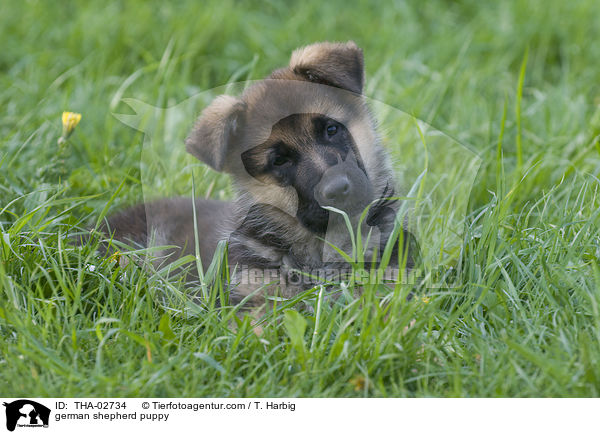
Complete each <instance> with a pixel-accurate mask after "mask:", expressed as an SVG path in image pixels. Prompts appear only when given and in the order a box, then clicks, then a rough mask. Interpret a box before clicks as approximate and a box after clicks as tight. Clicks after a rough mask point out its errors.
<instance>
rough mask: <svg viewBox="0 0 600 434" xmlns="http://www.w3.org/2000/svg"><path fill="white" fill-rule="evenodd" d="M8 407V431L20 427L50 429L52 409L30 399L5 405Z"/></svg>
mask: <svg viewBox="0 0 600 434" xmlns="http://www.w3.org/2000/svg"><path fill="white" fill-rule="evenodd" d="M4 406H5V407H6V429H8V430H9V431H14V430H15V428H16V427H17V426H18V427H27V428H36V427H44V428H47V427H48V422H49V420H50V409H49V408H48V407H46V406H43V405H42V404H39V403H37V402H35V401H31V400H29V399H19V400H17V401H13V402H10V403H6V402H5V403H4Z"/></svg>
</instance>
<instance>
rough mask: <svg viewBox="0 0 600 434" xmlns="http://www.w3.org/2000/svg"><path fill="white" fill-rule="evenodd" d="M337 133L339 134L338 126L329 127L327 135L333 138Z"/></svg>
mask: <svg viewBox="0 0 600 434" xmlns="http://www.w3.org/2000/svg"><path fill="white" fill-rule="evenodd" d="M337 132H338V127H337V125H329V126H328V127H327V135H328V136H329V137H331V136H334V135H335V133H337Z"/></svg>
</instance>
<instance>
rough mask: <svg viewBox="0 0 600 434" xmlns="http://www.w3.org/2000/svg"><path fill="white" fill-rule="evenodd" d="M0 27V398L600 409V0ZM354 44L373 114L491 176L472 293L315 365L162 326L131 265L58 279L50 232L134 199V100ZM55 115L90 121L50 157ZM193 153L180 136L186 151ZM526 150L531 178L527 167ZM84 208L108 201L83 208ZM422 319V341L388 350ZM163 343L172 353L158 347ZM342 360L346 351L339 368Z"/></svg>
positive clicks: (179, 14)
mask: <svg viewBox="0 0 600 434" xmlns="http://www.w3.org/2000/svg"><path fill="white" fill-rule="evenodd" d="M2 11H3V13H2V16H0V40H1V41H2V50H0V114H1V116H0V210H2V213H0V224H1V227H0V229H2V233H3V238H2V240H3V241H2V242H3V244H2V255H3V256H2V260H1V262H0V286H2V290H3V291H4V293H3V300H2V301H0V333H1V336H2V341H1V342H0V355H1V360H0V363H2V369H0V395H9V394H15V395H28V394H34V395H38V396H39V395H47V394H49V395H54V396H57V395H61V394H63V393H66V394H69V395H85V394H88V395H103V394H105V395H112V396H116V395H128V396H133V395H137V394H156V395H178V394H185V395H199V394H214V395H227V396H233V395H236V396H239V395H242V396H243V395H248V394H251V395H269V396H275V395H282V396H285V395H304V396H306V395H314V396H336V395H337V396H339V395H350V396H355V395H356V396H390V395H395V396H400V395H401V396H415V395H417V396H423V395H425V396H429V395H440V396H473V395H475V396H498V395H503V396H506V395H508V396H516V395H520V396H536V395H544V396H547V395H551V396H552V395H554V396H556V395H559V396H569V395H579V396H581V395H598V394H599V392H600V380H599V379H600V371H599V370H598V369H599V368H598V366H599V364H598V361H599V360H600V355H599V354H600V351H599V348H600V346H599V345H600V341H599V339H598V336H600V334H599V332H600V314H599V313H598V308H597V303H598V302H599V301H600V294H598V289H597V288H598V287H599V286H600V272H599V271H598V270H599V269H598V260H597V258H598V251H599V249H600V247H599V245H600V243H599V241H598V229H597V228H598V212H597V206H598V197H597V182H598V179H597V177H598V175H599V172H600V164H599V163H600V159H599V154H600V147H599V145H598V136H599V134H600V73H599V71H600V44H598V43H597V41H599V40H600V25H599V24H598V23H600V8H598V5H597V2H595V1H594V0H588V1H572V2H563V1H560V0H552V1H543V0H527V1H525V0H513V1H506V2H493V3H490V2H487V3H485V4H484V3H482V2H479V1H476V0H464V1H456V2H454V1H442V0H434V1H428V2H409V1H396V2H385V3H373V2H366V1H363V2H356V3H353V4H349V3H347V2H343V1H341V0H340V1H330V2H322V1H303V2H299V1H298V2H286V3H284V2H281V3H280V2H275V1H271V2H255V1H245V2H233V1H228V0H219V1H215V2H194V1H174V2H158V1H156V2H142V1H128V2H125V1H123V2H118V1H114V2H110V3H106V2H99V1H86V2H77V1H65V2H60V3H53V2H43V1H33V0H32V1H20V2H6V3H5V4H3V6H2ZM348 39H353V40H355V41H356V42H357V43H358V45H359V46H361V47H362V48H363V49H364V52H365V64H366V69H367V77H366V81H367V85H366V94H367V95H368V96H369V97H372V98H375V99H377V100H380V101H382V102H385V103H387V104H389V105H392V106H394V107H397V108H399V109H401V110H404V111H406V112H408V113H411V114H413V115H415V116H416V117H417V118H419V119H422V120H425V121H427V122H429V123H431V124H432V125H433V126H434V127H436V128H437V129H439V130H441V131H443V132H445V133H447V134H449V135H450V136H452V137H454V138H456V139H457V140H459V141H460V142H462V143H465V144H468V145H470V146H472V147H473V148H474V149H476V150H478V152H479V153H480V156H481V157H482V158H483V160H484V163H483V165H482V168H481V171H480V173H479V174H478V182H477V183H476V185H475V188H474V191H473V192H472V197H471V210H472V212H473V214H472V215H471V216H470V217H471V220H470V221H472V222H473V223H472V225H471V226H470V228H469V230H468V231H467V234H466V235H465V245H464V258H463V260H464V261H465V263H467V264H469V267H468V270H467V273H466V275H467V277H468V280H467V282H466V283H465V285H464V288H463V292H462V294H463V295H464V298H463V295H457V294H454V293H453V294H445V295H440V296H439V301H438V302H436V303H431V304H428V305H427V306H419V307H415V306H408V307H407V306H401V307H399V309H400V310H402V309H408V313H405V315H404V316H403V317H402V318H398V319H397V320H394V321H392V322H391V323H385V320H384V319H385V318H387V316H386V313H385V312H382V311H376V312H375V314H374V315H375V318H378V319H380V320H381V321H380V322H377V321H374V322H373V323H374V324H377V325H378V327H379V328H378V329H372V328H371V329H369V330H367V331H365V329H364V328H361V327H360V324H359V325H357V326H356V327H355V326H354V325H353V326H352V327H354V328H353V329H352V333H350V332H348V331H344V330H341V329H340V330H339V333H337V332H336V330H337V328H336V327H338V326H340V324H345V319H344V318H347V316H345V315H350V314H353V312H354V311H351V312H350V311H342V312H340V311H339V310H337V311H336V310H335V309H334V310H333V311H332V312H329V313H327V314H326V315H325V317H324V318H325V319H324V320H323V321H324V324H330V325H331V329H330V330H329V333H330V334H329V335H327V336H328V339H332V342H334V343H333V344H332V345H333V347H331V346H329V343H328V342H329V341H327V339H324V340H323V342H322V345H321V346H319V345H317V350H316V352H315V353H314V354H313V355H312V356H311V357H313V359H312V362H311V363H312V364H311V363H308V362H307V361H306V360H307V359H306V357H309V356H306V355H305V354H304V353H302V354H303V355H302V357H300V356H299V355H298V354H300V353H301V351H300V350H299V349H298V348H295V349H294V346H293V345H291V344H289V345H288V341H287V340H286V339H287V338H286V336H288V335H287V334H286V333H288V334H290V333H291V332H290V330H293V327H291V326H290V327H288V328H286V329H284V328H282V327H278V326H276V325H273V327H272V329H269V328H267V329H266V335H265V337H263V340H266V341H269V342H270V345H272V347H270V348H279V349H280V351H279V352H278V351H276V350H273V351H271V350H267V349H264V350H263V346H264V345H265V344H264V342H261V341H259V340H258V338H256V337H254V336H253V335H252V333H250V334H249V335H250V336H248V335H247V334H246V335H244V330H246V331H247V329H248V327H246V328H244V327H241V328H240V329H239V330H238V332H237V335H236V334H235V333H233V335H231V333H232V332H231V331H230V330H229V329H228V328H227V327H226V325H224V323H223V322H222V320H221V319H219V318H217V317H218V315H216V314H214V315H213V314H211V315H212V316H210V315H209V316H207V317H205V318H203V319H202V321H201V322H200V323H198V321H197V320H196V322H194V321H188V320H186V319H182V318H179V317H177V315H173V318H171V319H170V320H169V321H173V325H172V326H171V325H168V324H170V323H169V322H168V321H167V320H164V321H162V320H161V321H160V325H159V319H162V318H167V319H168V318H169V316H167V317H164V316H161V315H162V313H161V312H162V311H161V310H160V309H159V307H157V306H156V305H155V304H154V303H156V302H153V301H152V299H153V297H152V296H151V288H152V285H153V284H155V283H156V282H154V283H153V282H152V281H150V282H148V281H147V280H145V278H144V277H143V275H141V274H139V273H138V272H139V270H137V271H136V270H129V274H128V277H127V279H130V280H127V281H125V283H123V281H120V280H119V278H118V276H117V275H116V274H115V273H116V272H115V271H113V270H112V269H111V268H110V267H109V265H106V264H104V265H102V267H99V268H98V272H97V273H96V274H94V276H92V277H89V276H88V277H86V279H87V280H85V279H83V277H82V276H83V275H85V276H87V274H86V273H87V271H85V269H84V265H83V263H82V261H83V259H86V260H90V258H91V257H92V254H91V253H89V252H88V253H86V254H85V255H83V256H77V255H75V257H74V258H75V259H73V258H71V260H74V261H75V264H71V265H70V266H69V267H66V266H65V264H64V263H63V262H62V261H63V259H64V258H63V256H61V255H63V253H64V251H63V250H64V249H63V247H62V244H61V243H63V242H64V236H63V235H60V234H59V232H60V233H62V232H63V231H68V228H70V227H71V225H73V224H75V223H79V224H81V225H87V224H89V223H91V222H93V221H95V219H96V218H97V217H98V216H99V215H100V212H101V211H102V209H103V207H104V206H105V204H106V203H107V202H108V201H109V198H110V197H111V195H113V194H114V193H115V192H116V191H117V189H118V188H119V186H120V185H121V184H122V183H123V187H122V189H121V190H120V191H119V192H118V194H116V196H115V199H114V203H113V204H112V205H111V206H112V207H113V208H114V207H118V206H121V205H124V204H129V203H133V202H136V201H138V200H140V199H141V197H142V191H141V183H140V166H139V164H140V160H141V152H142V141H143V136H142V134H141V133H140V132H138V131H136V130H134V129H131V128H129V127H127V126H125V125H123V124H122V123H121V122H120V121H118V120H117V119H116V118H115V117H114V116H113V115H112V114H113V113H129V112H130V109H129V108H128V107H127V106H126V105H124V104H122V103H121V98H123V97H129V98H137V99H139V100H141V101H144V102H146V103H148V104H151V105H155V106H158V107H168V106H171V105H174V104H176V103H179V102H181V101H183V100H185V99H186V98H188V97H191V96H193V95H195V94H197V93H198V92H200V91H202V90H205V89H210V88H214V87H217V86H221V85H224V84H227V83H228V82H233V81H240V80H245V79H258V78H261V77H263V76H264V75H266V74H267V73H268V72H270V71H271V70H272V69H273V68H275V67H278V66H280V65H282V64H285V63H286V61H287V60H288V58H289V55H290V52H291V51H292V50H293V49H295V48H297V47H298V46H301V45H306V44H309V43H311V42H315V41H322V40H342V41H343V40H348ZM527 50H528V51H527ZM526 52H528V57H527V58H526V62H525V65H526V72H525V75H524V83H523V90H522V102H521V103H520V106H521V108H520V114H518V110H517V106H518V105H519V103H518V99H519V97H518V95H519V94H520V93H519V91H518V84H519V76H520V71H521V67H522V63H523V60H524V58H525V53H526ZM505 109H506V117H505V122H503V120H502V119H503V113H504V111H505ZM64 110H69V111H76V112H80V113H82V114H83V119H82V121H81V124H80V125H79V126H78V127H77V130H76V132H75V134H74V135H73V137H72V138H71V140H70V142H69V147H68V149H66V150H64V151H60V152H62V153H59V149H58V147H57V145H56V140H57V138H58V137H59V136H60V129H61V126H60V115H61V113H62V111H64ZM192 116H193V113H190V119H189V123H190V125H191V123H192V121H193V118H192ZM186 134H187V129H182V130H181V131H178V132H177V133H176V135H175V136H174V137H173V146H177V145H178V143H181V142H182V140H183V138H184V137H185V135H186ZM500 136H501V137H502V149H501V151H502V152H501V156H502V158H498V155H499V154H498V146H497V145H498V140H499V139H498V137H500ZM519 141H520V142H521V143H522V158H523V168H522V170H519V171H516V169H515V167H516V162H517V147H518V146H517V143H518V142H519ZM524 174H526V175H527V176H525V177H524V179H523V180H522V181H521V182H520V183H519V184H518V187H515V186H516V185H517V182H518V181H519V180H520V179H521V177H522V176H523V175H524ZM210 177H212V178H210V179H218V180H219V184H218V187H220V188H217V189H216V190H214V192H213V195H218V193H219V191H221V190H222V189H223V188H226V180H225V179H223V178H222V177H219V176H217V175H215V174H210ZM210 179H209V180H210ZM94 194H100V195H101V196H98V197H93V198H87V199H85V200H81V201H76V200H71V199H70V198H74V197H79V196H90V195H94ZM62 199H65V200H64V201H61V200H62ZM49 201H51V202H49ZM31 216H34V217H31ZM57 234H58V235H57ZM64 254H66V255H67V256H68V255H71V256H72V255H73V253H72V252H70V253H64ZM86 255H87V256H86ZM15 258H18V260H17V259H15ZM56 258H58V259H56ZM77 261H79V262H77ZM40 264H41V265H40ZM66 269H68V270H70V271H68V272H65V271H64V270H66ZM48 270H53V271H52V272H50V271H48ZM53 273H54V274H53ZM65 273H66V274H65ZM69 273H72V274H69ZM61 276H62V277H61ZM69 276H70V277H69ZM90 279H91V280H90ZM94 279H95V280H94ZM136 279H137V280H136ZM82 282H83V283H82ZM119 282H121V283H119ZM127 282H129V283H127ZM84 288H88V290H90V291H91V292H89V293H86V292H85V291H83V289H84ZM132 288H133V289H132ZM126 291H130V292H129V293H127V292H126ZM48 293H50V294H52V296H51V297H50V296H48ZM149 293H150V295H148V294H149ZM107 294H108V295H107ZM465 294H466V295H465ZM113 295H114V298H113ZM141 301H143V302H144V303H141ZM138 303H140V304H142V305H143V307H139V304H138ZM123 306H125V307H123ZM138 309H140V311H138ZM415 309H416V310H417V313H418V314H419V321H418V322H417V324H416V326H415V330H416V331H415V332H414V333H413V334H412V335H411V334H410V333H409V334H408V335H407V336H404V335H402V336H399V335H400V333H399V332H400V330H403V329H404V327H405V326H406V325H407V324H408V321H410V319H411V316H410V315H415ZM215 315H216V316H215ZM102 318H116V319H117V320H118V321H121V325H120V326H119V327H120V329H119V330H121V332H120V333H121V334H118V333H117V334H118V335H119V336H122V335H123V336H125V337H121V338H119V339H120V340H118V339H117V338H115V340H116V341H115V342H113V343H112V346H108V347H107V348H106V349H105V347H104V345H105V343H106V342H108V340H107V339H104V338H105V337H106V335H105V334H103V333H106V331H107V330H105V329H103V328H102V327H104V325H103V324H107V323H108V324H111V323H112V322H111V321H105V322H98V321H99V320H100V319H102ZM292 320H293V318H292V319H289V318H288V324H291V322H290V321H292ZM308 320H309V330H310V327H312V326H313V322H311V321H312V320H311V319H310V318H309V319H308ZM328 321H329V322H328ZM365 321H366V320H365ZM40 324H46V327H45V328H44V329H41V327H40ZM165 324H167V325H165ZM198 324H200V325H198ZM364 324H366V323H363V325H364ZM157 327H158V330H159V331H160V333H159V334H158V335H156V333H158V332H156V330H157ZM161 327H162V328H161ZM327 327H329V326H327ZM340 327H341V326H340ZM94 330H95V332H94ZM99 330H104V331H103V332H101V331H99ZM111 330H112V329H111ZM122 330H128V332H127V333H130V334H129V335H128V334H127V333H125V332H123V331H122ZM207 330H209V331H208V332H207ZM332 330H334V331H332ZM90 331H91V333H90ZM434 332H435V333H434ZM98 333H99V334H98ZM114 333H116V332H114ZM173 333H174V334H175V335H176V336H177V339H178V340H177V342H178V346H177V348H176V349H174V348H173V346H172V345H171V344H172V342H171V341H169V342H171V343H167V344H165V343H164V339H165V338H164V336H166V335H169V336H171V334H173ZM228 334H229V335H231V336H229V335H228ZM292 334H293V333H292ZM361 334H362V337H360V336H359V335H361ZM198 335H200V336H198ZM224 336H225V337H226V336H229V338H223V340H220V341H219V342H220V343H219V344H218V345H216V344H215V346H214V347H213V346H212V344H211V342H212V341H214V340H215V339H217V338H219V337H224ZM290 336H291V335H290ZM357 336H359V337H357ZM370 338H373V339H374V340H375V341H377V342H379V343H378V344H377V347H376V349H373V348H372V347H371V346H370V345H371V344H369V342H370ZM128 339H130V340H128ZM228 339H233V341H232V342H233V343H232V344H231V345H233V349H232V347H231V345H230V340H228ZM336 339H337V340H336ZM344 339H345V340H346V341H347V342H349V344H347V345H348V346H343V341H344ZM398 339H399V340H400V341H402V345H401V347H402V350H398V347H397V345H396V344H397V343H398ZM293 340H294V339H292V341H293ZM338 341H339V342H340V344H339V345H342V346H343V348H344V349H343V350H342V349H341V348H342V347H339V345H338V344H337V342H338ZM131 342H137V343H138V344H139V346H136V345H134V346H133V347H132V345H131ZM240 342H242V344H240ZM280 342H283V343H280ZM296 342H297V341H296ZM240 345H241V346H240ZM336 345H338V346H336ZM267 347H268V345H267V346H265V348H267ZM338 347H339V348H338ZM148 348H152V351H154V359H153V360H152V359H148V360H146V361H145V363H144V364H142V365H139V364H138V363H137V362H134V360H138V359H140V358H141V359H143V358H144V357H146V358H147V352H146V350H147V349H148ZM198 348H200V350H198ZM348 348H350V350H348ZM103 351H106V353H102V352H103ZM148 351H150V350H148ZM394 351H396V353H394ZM398 351H400V353H399V354H398V353H397V352H398ZM340 352H341V354H348V352H349V353H350V354H352V356H351V357H350V359H348V360H341V359H339V358H336V359H330V358H328V357H330V356H329V355H328V354H330V353H331V354H335V355H336V356H335V357H338V356H339V354H340ZM101 353H102V357H103V358H102V360H101V357H100V354H101ZM196 353H198V354H200V356H198V357H196V358H193V356H191V355H192V354H196ZM15 354H16V355H20V356H22V357H21V358H18V357H17V358H15ZM206 354H210V355H209V356H206ZM390 354H392V355H390ZM205 356H206V357H205ZM380 356H381V357H382V358H381V359H379V357H380ZM383 356H385V357H383ZM189 357H192V359H188V358H189ZM207 357H208V358H207ZM331 357H333V356H331ZM340 357H341V356H340ZM206 360H209V362H210V363H208V365H206V363H205V361H206ZM213 362H214V363H213ZM215 366H217V368H215ZM287 366H299V368H298V370H292V371H289V372H288V370H287V368H286V367H287ZM215 369H216V371H218V372H219V374H218V377H217V379H216V380H215V379H214V378H215V372H216V371H215ZM25 373H27V375H28V376H29V377H28V378H25V377H24V375H25ZM39 377H42V378H43V379H44V380H45V381H44V382H41V383H40V382H39V381H37V379H38V378H39ZM211 378H212V379H213V380H211ZM357 378H358V379H360V378H362V380H360V381H358V380H356V379H357ZM365 378H366V379H367V381H366V383H365V381H363V380H364V379H365ZM130 379H132V380H130ZM369 379H370V380H369ZM184 380H186V381H184ZM355 380H356V381H355ZM127 381H130V383H129V384H124V383H125V382H127ZM352 381H354V382H352ZM357 381H358V383H360V384H361V385H362V386H361V387H362V389H361V388H360V387H358V388H356V387H355V386H353V385H354V384H355V383H356V384H358V383H357ZM361 381H362V382H361ZM365 384H366V386H365Z"/></svg>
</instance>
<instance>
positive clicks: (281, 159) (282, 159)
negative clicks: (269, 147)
mask: <svg viewBox="0 0 600 434" xmlns="http://www.w3.org/2000/svg"><path fill="white" fill-rule="evenodd" d="M290 161H291V160H290V159H289V158H288V157H286V156H285V155H275V157H274V158H273V166H283V165H285V164H287V163H289V162H290Z"/></svg>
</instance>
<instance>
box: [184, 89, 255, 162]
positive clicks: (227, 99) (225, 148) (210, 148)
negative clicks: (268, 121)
mask: <svg viewBox="0 0 600 434" xmlns="http://www.w3.org/2000/svg"><path fill="white" fill-rule="evenodd" d="M244 110H245V104H244V103H243V102H242V101H241V100H239V99H237V98H234V97H232V96H228V95H221V96H219V97H217V98H215V100H214V101H213V102H212V103H211V104H210V105H209V106H208V107H207V108H206V109H204V111H203V112H202V114H201V115H200V117H199V118H198V120H197V121H196V124H195V125H194V128H193V129H192V132H191V133H190V135H189V136H188V138H187V139H186V140H185V145H186V149H187V151H188V152H189V153H190V154H192V155H193V156H194V157H196V158H198V159H199V160H201V161H203V162H205V163H206V164H208V165H209V166H210V167H212V168H213V169H215V170H218V171H222V170H227V155H228V154H229V155H231V153H230V151H231V147H232V146H233V142H234V141H235V137H236V134H237V132H238V131H239V129H240V123H241V122H243V114H244Z"/></svg>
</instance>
